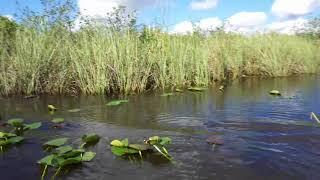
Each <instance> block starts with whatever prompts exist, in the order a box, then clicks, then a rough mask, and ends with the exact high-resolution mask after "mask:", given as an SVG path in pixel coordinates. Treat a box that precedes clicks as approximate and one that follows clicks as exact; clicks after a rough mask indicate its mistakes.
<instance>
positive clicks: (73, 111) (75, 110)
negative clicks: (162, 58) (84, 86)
mask: <svg viewBox="0 0 320 180" xmlns="http://www.w3.org/2000/svg"><path fill="white" fill-rule="evenodd" d="M80 111H81V109H70V110H68V112H70V113H77V112H80Z"/></svg>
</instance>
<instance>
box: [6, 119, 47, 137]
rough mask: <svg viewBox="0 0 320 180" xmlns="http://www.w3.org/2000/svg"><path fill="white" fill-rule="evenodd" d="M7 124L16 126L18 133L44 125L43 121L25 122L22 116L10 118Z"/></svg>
mask: <svg viewBox="0 0 320 180" xmlns="http://www.w3.org/2000/svg"><path fill="white" fill-rule="evenodd" d="M7 124H8V125H10V126H12V127H14V128H15V129H14V130H15V132H16V133H18V134H21V133H23V132H25V131H27V130H33V129H38V128H39V127H41V125H42V123H41V122H36V123H31V124H25V123H24V120H23V119H20V118H16V119H10V120H8V122H7Z"/></svg>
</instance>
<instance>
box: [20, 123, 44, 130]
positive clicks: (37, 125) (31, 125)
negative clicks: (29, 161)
mask: <svg viewBox="0 0 320 180" xmlns="http://www.w3.org/2000/svg"><path fill="white" fill-rule="evenodd" d="M41 125H42V123H41V122H36V123H32V124H25V127H24V129H25V130H29V129H30V130H33V129H38V128H39V127H41Z"/></svg>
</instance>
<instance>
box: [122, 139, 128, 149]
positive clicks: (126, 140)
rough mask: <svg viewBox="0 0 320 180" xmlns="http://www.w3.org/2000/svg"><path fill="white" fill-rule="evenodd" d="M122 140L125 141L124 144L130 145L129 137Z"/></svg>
mask: <svg viewBox="0 0 320 180" xmlns="http://www.w3.org/2000/svg"><path fill="white" fill-rule="evenodd" d="M121 142H122V143H123V145H124V146H125V147H127V146H129V140H128V138H125V139H124V140H122V141H121Z"/></svg>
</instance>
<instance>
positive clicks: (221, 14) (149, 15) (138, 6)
mask: <svg viewBox="0 0 320 180" xmlns="http://www.w3.org/2000/svg"><path fill="white" fill-rule="evenodd" d="M74 1H75V3H76V4H77V5H78V7H79V9H80V12H81V13H82V14H85V15H87V16H92V17H95V16H105V14H106V12H110V11H111V9H112V7H115V6H118V5H125V6H127V7H128V8H130V9H135V10H137V11H138V12H139V16H138V23H143V24H155V23H157V24H161V25H163V26H166V27H168V29H169V30H170V31H175V30H176V31H177V32H178V31H179V32H182V33H184V32H188V31H192V27H191V26H192V25H194V23H197V22H198V24H197V25H199V26H200V27H201V28H204V29H206V28H208V27H213V28H214V27H216V26H218V25H219V24H221V22H222V21H225V20H228V22H230V27H229V30H230V31H234V30H237V31H258V30H261V29H265V28H271V29H275V30H277V31H284V32H285V31H289V30H290V29H292V27H293V26H297V25H298V26H299V25H301V24H302V23H303V22H304V21H305V20H306V19H307V18H308V17H310V16H313V15H315V14H319V13H320V0H259V1H254V0H74ZM18 3H19V4H20V6H17V5H16V3H15V1H14V0H1V1H0V14H1V15H13V14H14V13H16V12H19V7H24V6H29V7H30V8H32V9H34V10H38V9H39V8H40V1H39V0H18ZM220 21H221V22H220ZM288 26H290V27H288Z"/></svg>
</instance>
